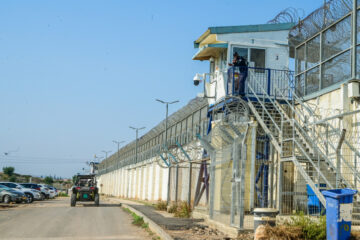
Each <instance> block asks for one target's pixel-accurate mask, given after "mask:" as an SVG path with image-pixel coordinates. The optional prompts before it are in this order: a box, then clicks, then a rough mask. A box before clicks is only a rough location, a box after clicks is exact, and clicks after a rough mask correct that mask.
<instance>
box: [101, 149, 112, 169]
mask: <svg viewBox="0 0 360 240" xmlns="http://www.w3.org/2000/svg"><path fill="white" fill-rule="evenodd" d="M102 152H103V153H105V160H104V161H105V166H106V169H107V167H108V164H107V162H106V160H107V155H108V153H110V152H111V151H105V150H103V151H102Z"/></svg>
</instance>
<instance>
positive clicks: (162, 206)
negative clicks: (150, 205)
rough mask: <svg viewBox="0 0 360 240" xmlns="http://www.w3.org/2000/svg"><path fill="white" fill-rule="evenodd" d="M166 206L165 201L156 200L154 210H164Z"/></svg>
mask: <svg viewBox="0 0 360 240" xmlns="http://www.w3.org/2000/svg"><path fill="white" fill-rule="evenodd" d="M166 208H167V204H166V201H158V202H157V203H156V204H155V209H156V210H159V211H166Z"/></svg>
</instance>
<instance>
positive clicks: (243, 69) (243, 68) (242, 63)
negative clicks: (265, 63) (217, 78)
mask: <svg viewBox="0 0 360 240" xmlns="http://www.w3.org/2000/svg"><path fill="white" fill-rule="evenodd" d="M237 64H238V66H239V71H240V75H239V94H240V95H245V81H246V78H247V75H248V64H247V62H246V60H245V58H244V57H240V60H239V62H238V63H237Z"/></svg>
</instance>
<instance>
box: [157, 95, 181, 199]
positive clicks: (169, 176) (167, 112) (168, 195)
mask: <svg viewBox="0 0 360 240" xmlns="http://www.w3.org/2000/svg"><path fill="white" fill-rule="evenodd" d="M155 100H156V101H158V102H160V103H162V104H166V117H165V146H166V147H167V146H168V145H167V130H168V115H169V104H174V103H178V102H179V100H176V101H172V102H166V101H163V100H160V99H155ZM176 168H177V169H176V170H177V171H176V173H178V166H176ZM170 180H171V167H169V173H168V188H167V198H166V204H167V205H169V203H170Z"/></svg>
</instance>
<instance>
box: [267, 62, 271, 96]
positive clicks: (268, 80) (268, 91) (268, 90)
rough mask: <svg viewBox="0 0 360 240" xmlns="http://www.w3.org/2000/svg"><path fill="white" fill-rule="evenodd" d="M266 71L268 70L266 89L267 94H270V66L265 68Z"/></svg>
mask: <svg viewBox="0 0 360 240" xmlns="http://www.w3.org/2000/svg"><path fill="white" fill-rule="evenodd" d="M267 71H268V76H267V77H268V79H267V83H268V84H267V85H268V89H267V94H268V95H269V96H270V93H271V85H270V84H271V69H270V68H268V69H267Z"/></svg>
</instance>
